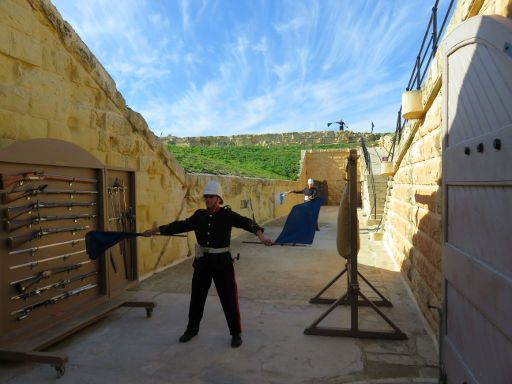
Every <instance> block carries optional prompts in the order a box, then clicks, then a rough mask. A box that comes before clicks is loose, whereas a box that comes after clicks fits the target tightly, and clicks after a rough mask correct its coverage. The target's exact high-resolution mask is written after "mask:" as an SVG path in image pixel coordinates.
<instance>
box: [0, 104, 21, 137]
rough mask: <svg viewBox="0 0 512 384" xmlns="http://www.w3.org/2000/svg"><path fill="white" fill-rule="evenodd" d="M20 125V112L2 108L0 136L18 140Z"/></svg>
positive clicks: (0, 111) (0, 113)
mask: <svg viewBox="0 0 512 384" xmlns="http://www.w3.org/2000/svg"><path fill="white" fill-rule="evenodd" d="M20 127H21V115H20V114H18V113H15V112H10V111H5V110H1V109H0V138H2V139H12V140H16V139H17V138H18V135H19V130H20Z"/></svg>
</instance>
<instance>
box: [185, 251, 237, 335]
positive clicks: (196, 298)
mask: <svg viewBox="0 0 512 384" xmlns="http://www.w3.org/2000/svg"><path fill="white" fill-rule="evenodd" d="M193 265H194V275H193V277H192V294H191V295H190V307H189V312H188V326H187V331H188V332H192V333H197V332H198V331H199V324H200V322H201V319H202V317H203V312H204V305H205V303H206V298H207V296H208V290H209V289H210V286H211V284H212V280H213V282H214V283H215V288H217V293H218V295H219V299H220V302H221V304H222V309H223V310H224V316H226V321H227V322H228V327H229V333H230V334H231V335H238V334H240V333H241V332H242V325H241V323H240V309H239V307H238V291H237V286H236V279H235V269H234V268H233V261H232V260H231V255H230V254H229V253H221V254H211V255H210V254H206V255H205V256H203V257H201V258H199V259H195V260H194V264H193Z"/></svg>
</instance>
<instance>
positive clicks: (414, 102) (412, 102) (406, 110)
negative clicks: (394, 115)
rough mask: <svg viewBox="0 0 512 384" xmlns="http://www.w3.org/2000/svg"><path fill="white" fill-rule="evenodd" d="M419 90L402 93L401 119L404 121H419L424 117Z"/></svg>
mask: <svg viewBox="0 0 512 384" xmlns="http://www.w3.org/2000/svg"><path fill="white" fill-rule="evenodd" d="M424 114H425V113H424V111H423V103H422V102H421V90H413V91H405V92H404V93H402V117H403V118H404V119H406V120H410V119H421V118H422V117H423V115H424Z"/></svg>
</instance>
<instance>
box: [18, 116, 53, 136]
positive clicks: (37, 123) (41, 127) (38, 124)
mask: <svg viewBox="0 0 512 384" xmlns="http://www.w3.org/2000/svg"><path fill="white" fill-rule="evenodd" d="M47 136H48V122H47V121H46V120H44V119H38V118H36V117H32V116H29V115H25V116H22V117H21V127H20V133H19V136H18V140H30V139H41V138H45V137H47Z"/></svg>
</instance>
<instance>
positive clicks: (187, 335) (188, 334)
mask: <svg viewBox="0 0 512 384" xmlns="http://www.w3.org/2000/svg"><path fill="white" fill-rule="evenodd" d="M195 335H197V332H190V331H185V333H184V334H183V335H181V336H180V339H179V340H180V343H186V342H188V341H190V340H191V339H192V338H193V337H194V336H195Z"/></svg>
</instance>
